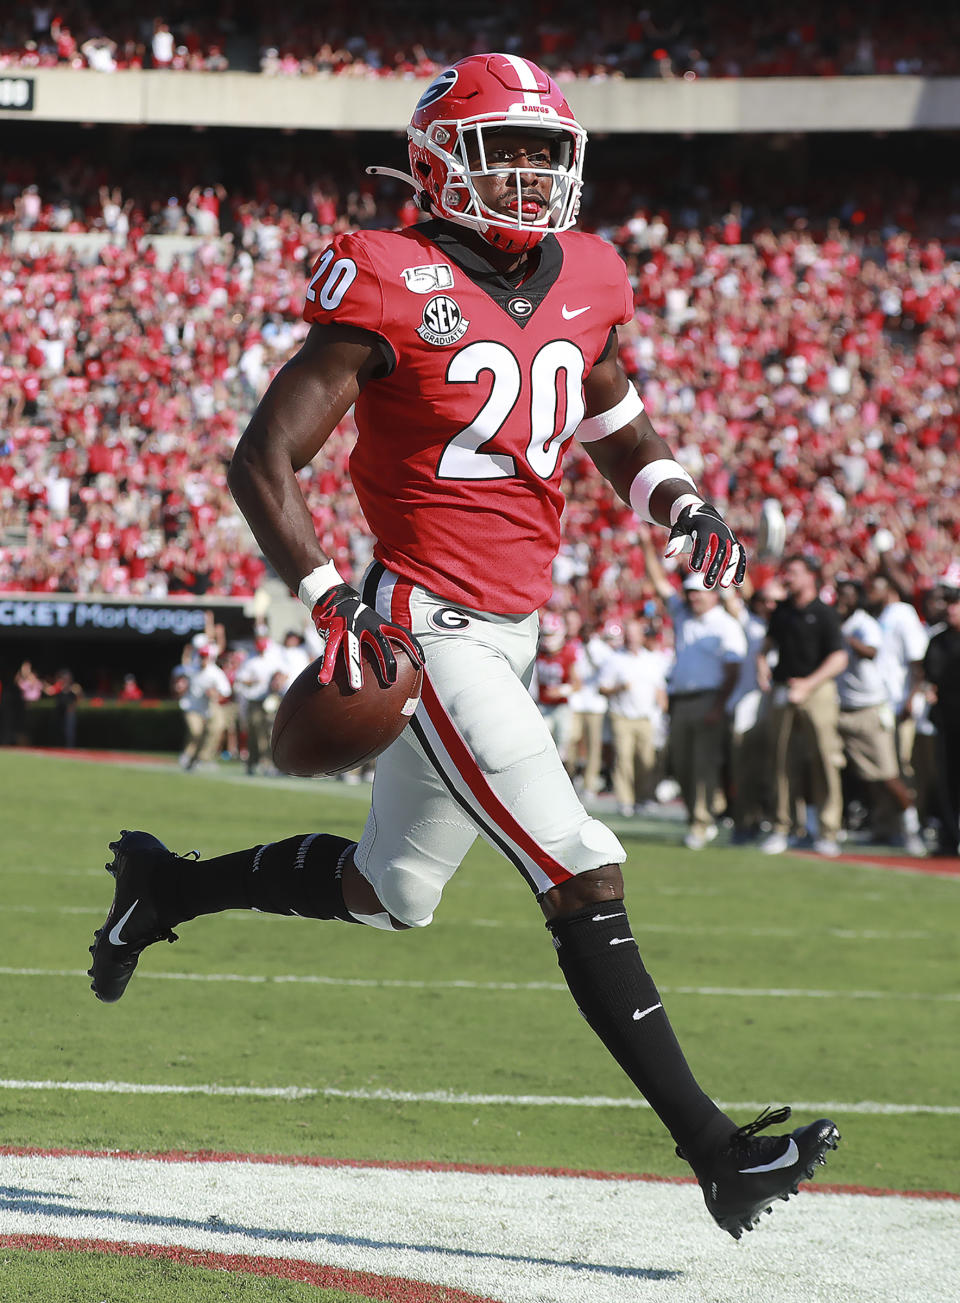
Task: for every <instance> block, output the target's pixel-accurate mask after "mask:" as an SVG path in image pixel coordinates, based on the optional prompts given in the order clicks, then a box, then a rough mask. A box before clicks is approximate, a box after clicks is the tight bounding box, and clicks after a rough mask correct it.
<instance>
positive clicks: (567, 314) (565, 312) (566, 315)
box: [560, 303, 591, 321]
mask: <svg viewBox="0 0 960 1303" xmlns="http://www.w3.org/2000/svg"><path fill="white" fill-rule="evenodd" d="M590 306H591V305H590V304H589V303H588V304H587V306H586V307H585V308H568V307H567V305H566V304H564V305H563V307H562V308H561V309H560V313H561V316H562V317H563V319H564V321H572V320H573V319H574V317H579V316H580V315H581V314H582V313H584V312H589V311H590Z"/></svg>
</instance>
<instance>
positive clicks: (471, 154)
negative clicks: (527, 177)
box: [377, 54, 587, 253]
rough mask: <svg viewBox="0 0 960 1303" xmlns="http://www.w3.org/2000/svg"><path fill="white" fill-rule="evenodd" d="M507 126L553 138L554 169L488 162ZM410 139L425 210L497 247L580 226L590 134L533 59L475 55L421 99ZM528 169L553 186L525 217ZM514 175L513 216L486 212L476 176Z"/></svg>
mask: <svg viewBox="0 0 960 1303" xmlns="http://www.w3.org/2000/svg"><path fill="white" fill-rule="evenodd" d="M504 127H509V128H511V129H512V130H515V131H532V132H534V133H536V134H537V135H549V136H550V137H552V138H555V139H554V140H553V144H554V156H553V158H552V159H551V166H550V167H537V168H530V167H524V168H516V167H511V168H504V167H497V166H493V165H491V164H489V163H488V161H487V151H488V149H489V133H490V132H491V131H495V130H498V129H502V128H504ZM407 138H408V140H409V149H410V167H411V170H412V173H413V177H412V180H413V183H414V187H415V189H416V191H417V195H418V197H419V198H420V203H421V205H422V206H423V207H424V208H429V211H430V212H432V213H433V214H434V215H435V216H437V217H443V218H445V219H446V220H447V221H449V222H456V223H457V224H458V225H460V226H469V227H471V228H472V229H473V230H475V231H479V232H480V234H481V235H482V236H483V238H484V239H485V240H487V241H488V242H489V243H490V244H491V245H493V247H494V248H495V249H499V250H502V251H504V252H511V253H512V252H521V251H523V250H524V249H532V248H533V247H534V245H536V244H539V243H540V241H541V240H542V239H543V237H544V236H545V235H547V234H548V233H549V232H550V231H566V230H569V228H570V227H571V226H572V225H573V224H574V222H575V221H576V218H577V210H578V209H579V206H580V190H581V187H582V185H583V180H582V173H583V150H584V145H585V143H586V139H587V133H586V131H585V130H584V129H583V127H581V126H580V124H579V123H578V122H577V120H576V118H575V117H574V116H573V113H572V111H571V109H570V105H569V104H568V103H567V101H566V100H565V99H564V97H563V93H562V91H561V90H560V88H559V86H558V85H557V83H556V82H555V81H554V80H553V79H552V78H551V77H548V76H547V74H546V73H545V72H544V71H543V69H542V68H538V67H537V65H536V64H535V63H531V62H530V60H529V59H521V58H520V57H519V56H518V55H515V54H472V55H470V57H469V58H467V59H461V60H460V62H459V63H455V64H454V65H453V66H452V67H451V68H447V69H446V70H445V71H444V72H441V73H440V75H439V76H438V77H436V78H434V80H433V81H432V82H431V83H430V85H429V86H428V87H427V89H426V90H425V91H424V92H423V94H422V95H421V96H420V100H419V102H418V104H417V107H416V108H415V109H414V111H413V117H412V119H411V121H410V125H409V127H408V128H407ZM377 170H379V169H377ZM531 171H532V172H535V173H536V174H537V175H538V176H549V177H550V178H551V181H552V189H551V192H550V198H549V200H548V203H547V210H546V212H544V213H542V214H538V216H537V217H536V219H534V220H524V216H523V208H522V204H521V202H520V187H521V183H520V176H521V174H522V173H529V172H531ZM511 174H512V175H513V179H514V181H515V183H516V186H517V215H516V217H512V216H511V215H509V214H506V213H501V212H497V211H495V210H494V209H492V208H488V207H487V206H486V205H485V204H484V202H483V200H482V199H481V198H480V196H479V195H478V194H477V191H476V188H475V186H474V178H475V177H479V176H494V175H496V176H503V175H507V176H509V175H511Z"/></svg>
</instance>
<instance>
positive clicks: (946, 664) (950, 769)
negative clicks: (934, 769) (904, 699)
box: [923, 587, 960, 856]
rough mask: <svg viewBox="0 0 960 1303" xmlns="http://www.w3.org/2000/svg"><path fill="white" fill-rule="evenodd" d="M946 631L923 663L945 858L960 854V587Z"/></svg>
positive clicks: (949, 601)
mask: <svg viewBox="0 0 960 1303" xmlns="http://www.w3.org/2000/svg"><path fill="white" fill-rule="evenodd" d="M945 598H946V627H945V628H944V629H941V630H940V632H939V633H936V634H934V636H933V637H932V638H931V639H930V644H929V646H928V647H927V650H926V654H925V656H924V660H923V669H924V674H925V675H926V677H927V681H928V682H929V683H930V686H931V688H932V690H933V695H934V700H933V707H932V710H931V719H932V721H933V725H934V728H935V729H936V742H937V758H938V760H939V764H938V773H939V780H940V781H939V792H940V835H939V851H940V854H941V855H952V856H955V855H957V854H958V853H960V587H958V588H952V589H949V590H948V591H947V592H946V594H945Z"/></svg>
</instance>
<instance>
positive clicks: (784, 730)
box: [770, 679, 843, 839]
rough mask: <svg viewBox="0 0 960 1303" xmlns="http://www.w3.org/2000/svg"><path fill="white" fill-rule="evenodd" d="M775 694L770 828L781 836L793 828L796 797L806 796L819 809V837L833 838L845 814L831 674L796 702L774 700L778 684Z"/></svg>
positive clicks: (841, 748)
mask: <svg viewBox="0 0 960 1303" xmlns="http://www.w3.org/2000/svg"><path fill="white" fill-rule="evenodd" d="M778 686H779V685H778ZM774 694H775V695H774V697H773V698H772V699H771V705H770V745H771V752H772V760H773V770H774V783H775V791H776V810H775V814H774V824H773V827H774V831H775V832H779V833H783V834H784V835H785V836H786V835H787V834H788V833H789V832H790V831H791V827H792V824H793V812H794V809H795V807H796V804H797V797H798V795H803V796H807V795H809V798H810V801H811V803H812V804H813V805H814V806H816V808H817V811H818V812H819V816H820V836H821V837H828V838H831V839H833V838H835V837H836V835H837V833H838V832H839V831H840V823H841V820H842V818H843V790H842V787H841V782H840V771H841V769H842V768H843V747H842V744H841V742H840V734H839V733H838V731H837V721H838V719H839V715H840V704H839V700H838V698H837V685H836V683H835V682H834V681H833V679H830V680H829V682H827V683H821V684H820V686H819V687H818V688H815V689H814V691H813V692H811V693H810V696H809V697H807V699H806V701H805V702H803V704H802V705H800V706H794V705H791V704H790V703H789V702H787V703H782V704H781V703H778V702H777V698H776V694H777V687H775V688H774ZM800 831H804V830H802V829H801V830H800Z"/></svg>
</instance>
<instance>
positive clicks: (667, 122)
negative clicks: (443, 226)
mask: <svg viewBox="0 0 960 1303" xmlns="http://www.w3.org/2000/svg"><path fill="white" fill-rule="evenodd" d="M425 85H427V82H425V81H417V80H415V79H409V80H406V79H383V80H368V79H359V78H353V77H335V76H324V75H318V76H315V77H267V76H263V75H261V74H257V73H246V72H223V73H203V72H154V71H126V72H114V73H97V72H90V71H86V70H82V71H77V70H73V69H69V68H49V69H36V70H31V71H29V72H28V71H24V72H23V73H19V72H17V71H16V70H11V71H9V72H6V73H4V74H3V75H2V76H0V120H2V119H4V118H11V119H19V120H21V121H23V120H24V119H36V120H42V121H57V122H90V123H106V122H113V123H121V122H122V123H143V124H149V125H164V124H165V125H198V126H200V125H202V126H211V127H213V126H220V127H283V128H305V129H323V128H326V129H341V130H396V129H397V126H398V124H402V123H405V122H406V121H407V120H408V118H409V116H410V112H411V109H412V107H413V105H414V104H415V103H416V100H417V97H418V94H419V89H420V87H421V86H425ZM565 89H566V87H565ZM569 94H570V98H571V101H572V102H573V103H574V104H575V107H576V111H577V115H578V117H579V118H580V120H581V121H582V122H583V123H584V124H585V125H586V127H587V129H588V130H593V131H612V132H684V133H686V132H751V131H908V130H917V129H924V128H926V129H930V128H951V127H960V77H937V78H932V77H789V78H741V79H735V80H733V79H731V80H710V79H707V80H699V81H684V80H683V79H679V78H678V79H676V80H671V81H657V80H647V79H643V80H623V79H620V78H610V79H609V80H606V81H589V80H583V81H577V82H575V83H572V84H571V85H570V87H569ZM0 137H2V132H0Z"/></svg>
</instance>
